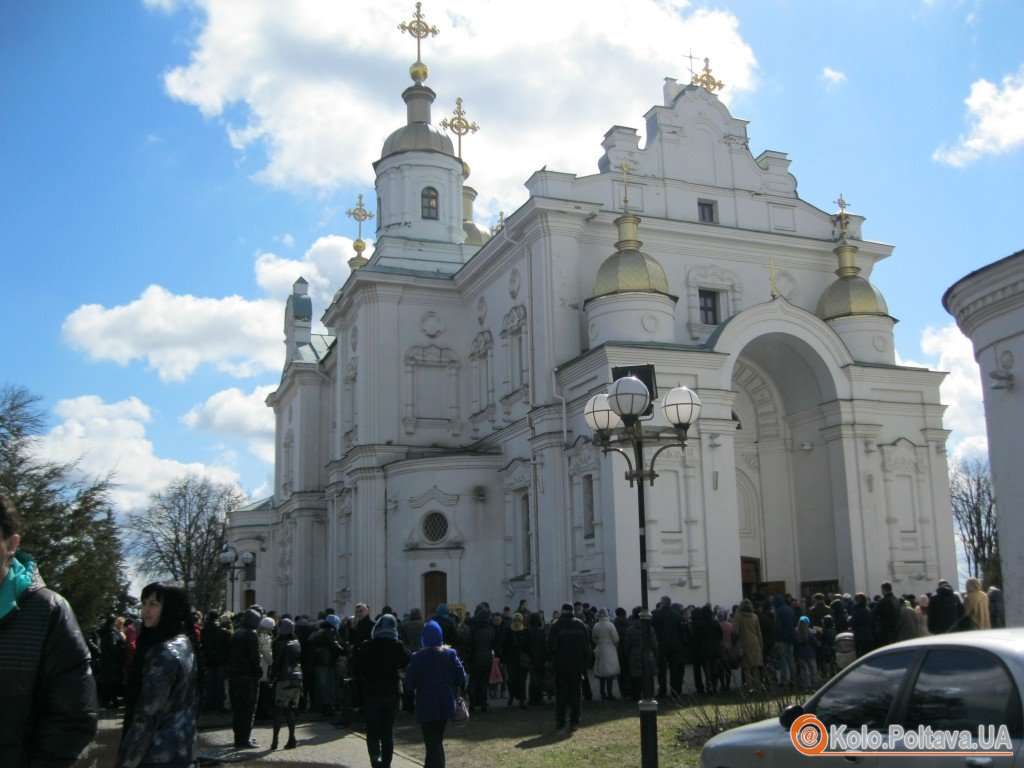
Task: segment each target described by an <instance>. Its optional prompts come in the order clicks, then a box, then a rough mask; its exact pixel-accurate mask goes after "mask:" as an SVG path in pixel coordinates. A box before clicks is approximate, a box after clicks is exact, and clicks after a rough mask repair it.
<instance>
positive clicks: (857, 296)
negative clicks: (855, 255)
mask: <svg viewBox="0 0 1024 768" xmlns="http://www.w3.org/2000/svg"><path fill="white" fill-rule="evenodd" d="M816 314H817V315H818V317H820V318H821V319H822V320H832V319H833V318H837V317H850V316H851V315H886V316H887V315H888V314H889V307H888V306H887V305H886V303H885V299H884V298H882V294H881V293H880V292H879V291H878V289H877V288H875V286H873V285H872V284H871V283H869V282H868V281H867V280H865V279H864V278H863V277H861V276H860V275H849V276H847V277H840V278H838V279H837V280H836V281H835V282H834V283H832V285H830V286H829V287H828V288H826V289H825V292H824V293H823V294H821V298H820V299H819V300H818V309H817V312H816Z"/></svg>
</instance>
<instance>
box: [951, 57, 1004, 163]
mask: <svg viewBox="0 0 1024 768" xmlns="http://www.w3.org/2000/svg"><path fill="white" fill-rule="evenodd" d="M964 103H965V104H966V105H967V121H968V123H969V130H968V132H967V134H966V135H961V136H960V137H959V138H958V139H957V143H956V144H955V145H954V146H953V147H951V148H947V147H944V146H943V147H939V148H938V149H936V150H935V152H934V153H933V154H932V159H933V160H937V161H938V162H940V163H946V164H948V165H952V166H954V167H956V168H963V167H964V166H966V165H969V164H970V163H973V162H974V161H976V160H979V159H981V158H982V157H984V156H986V155H1002V154H1006V153H1007V152H1012V151H1013V150H1015V149H1017V148H1019V147H1020V146H1021V145H1024V66H1021V68H1020V69H1019V70H1018V71H1017V72H1016V74H1012V75H1007V76H1006V77H1004V78H1003V79H1002V82H1001V83H1000V84H999V85H998V86H997V85H995V84H994V83H990V82H989V81H988V80H985V79H984V78H982V79H981V80H978V81H976V82H974V83H972V84H971V94H970V96H968V97H967V98H966V99H964Z"/></svg>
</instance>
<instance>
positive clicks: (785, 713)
mask: <svg viewBox="0 0 1024 768" xmlns="http://www.w3.org/2000/svg"><path fill="white" fill-rule="evenodd" d="M803 713H804V708H803V707H802V706H800V705H799V704H790V705H789V706H788V707H786V708H785V709H784V710H782V712H780V713H779V724H780V725H781V726H782V727H783V728H785V729H786V730H787V731H788V730H789V729H790V728H791V727H792V725H793V723H795V722H796V719H797V718H798V717H800V715H802V714H803Z"/></svg>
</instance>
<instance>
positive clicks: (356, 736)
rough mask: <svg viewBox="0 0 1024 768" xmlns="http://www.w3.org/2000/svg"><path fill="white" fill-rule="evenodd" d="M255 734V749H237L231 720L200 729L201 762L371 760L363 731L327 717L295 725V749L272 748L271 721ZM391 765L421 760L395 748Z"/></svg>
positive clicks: (415, 764)
mask: <svg viewBox="0 0 1024 768" xmlns="http://www.w3.org/2000/svg"><path fill="white" fill-rule="evenodd" d="M252 736H253V738H254V739H256V741H258V742H259V744H260V746H259V747H258V748H256V749H245V750H236V749H235V748H234V746H233V745H234V736H233V734H232V733H231V726H230V725H229V724H227V725H224V726H220V725H217V726H216V727H213V728H205V727H203V728H201V730H200V731H199V755H198V758H199V764H200V765H217V764H218V763H219V764H225V765H227V764H230V765H237V766H246V765H257V764H260V765H264V764H265V765H278V766H283V765H303V766H320V765H330V766H342V768H357V767H358V768H365V767H366V766H367V765H369V764H370V758H369V755H368V754H367V753H366V739H365V738H364V737H363V735H362V734H361V733H355V732H353V731H350V730H348V729H347V728H337V727H335V726H333V725H331V724H330V723H329V722H327V721H326V720H311V721H308V722H300V723H299V724H298V725H297V726H296V728H295V738H296V740H297V741H298V746H297V747H296V748H295V749H277V750H274V751H273V752H272V751H270V740H271V738H272V736H273V729H272V728H271V727H270V726H268V725H256V727H254V728H253V730H252ZM279 738H280V740H281V744H282V745H283V744H284V742H285V741H286V740H287V738H288V731H287V729H284V728H282V729H281V734H280V736H279ZM391 765H392V768H419V767H420V766H422V765H423V763H421V762H420V761H419V760H416V759H413V758H412V757H409V756H408V755H405V754H402V753H400V752H397V751H396V752H395V756H394V759H393V760H392V762H391Z"/></svg>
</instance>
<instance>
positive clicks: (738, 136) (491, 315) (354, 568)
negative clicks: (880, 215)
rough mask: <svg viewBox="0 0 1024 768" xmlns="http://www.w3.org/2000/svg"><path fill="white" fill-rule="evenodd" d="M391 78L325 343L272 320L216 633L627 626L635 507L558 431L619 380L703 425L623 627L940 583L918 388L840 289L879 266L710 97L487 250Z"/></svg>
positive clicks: (486, 235) (708, 93)
mask: <svg viewBox="0 0 1024 768" xmlns="http://www.w3.org/2000/svg"><path fill="white" fill-rule="evenodd" d="M708 74H709V71H708V70H707V69H706V70H705V75H708ZM411 75H412V77H413V84H412V85H411V86H410V87H409V88H408V89H407V90H406V91H405V92H404V94H403V98H404V100H405V102H406V104H407V113H408V119H407V124H406V125H404V126H401V127H400V128H398V130H396V131H395V132H394V133H393V134H391V136H389V137H388V138H387V140H386V141H385V143H384V145H383V148H382V152H381V157H380V159H379V160H378V161H377V162H376V163H375V166H374V167H375V171H376V185H375V186H376V195H377V206H376V210H375V212H374V215H373V216H372V217H371V216H370V215H369V212H364V215H363V216H362V217H361V218H360V216H357V218H360V221H361V223H362V222H363V221H366V220H368V219H370V218H373V219H375V224H376V228H377V229H376V240H375V243H374V247H373V250H372V253H371V254H370V256H369V258H365V257H364V252H363V249H364V248H365V245H364V244H363V243H362V240H361V239H360V240H358V241H357V242H356V250H357V252H356V254H355V256H354V257H353V259H352V260H351V261H350V264H351V265H352V266H353V269H352V273H351V276H350V277H349V278H348V280H347V281H346V282H345V284H344V285H343V286H341V287H340V288H339V290H338V291H337V293H336V295H335V296H334V300H333V302H332V303H331V305H330V306H329V307H328V308H327V310H326V312H325V313H324V315H323V318H322V320H323V324H324V326H325V327H326V328H327V329H328V334H327V335H320V334H315V333H312V330H311V328H312V307H311V302H310V298H309V296H308V292H307V286H306V283H305V281H304V280H302V279H299V280H298V281H297V282H296V283H295V286H294V291H293V295H292V296H291V297H290V298H289V300H288V303H287V307H286V309H285V324H284V330H285V366H284V372H283V374H282V378H281V382H280V386H279V387H278V388H277V390H276V391H275V392H274V393H273V394H272V395H271V396H270V397H269V398H268V400H267V404H268V405H269V406H270V407H272V408H273V409H274V414H275V418H276V464H275V480H274V494H273V497H272V498H271V499H269V500H267V501H266V502H263V503H260V504H256V505H253V506H252V507H250V508H248V509H245V510H242V511H239V512H237V513H235V514H233V515H232V517H231V520H230V538H231V541H232V544H233V546H235V547H236V548H237V549H238V550H248V551H253V552H255V553H256V554H257V558H256V562H255V564H254V566H252V567H250V568H249V569H248V571H247V572H246V573H245V574H244V575H243V576H242V579H243V582H242V585H241V587H242V588H241V589H240V590H239V591H238V598H237V605H236V606H234V607H236V608H237V607H239V606H241V605H242V604H243V603H244V602H247V601H252V600H258V601H259V602H260V603H262V604H264V605H266V606H268V607H274V608H277V609H279V610H286V611H290V612H292V613H311V612H315V611H317V610H321V609H323V608H325V607H328V606H333V607H334V608H335V609H336V610H337V611H338V612H339V613H343V614H347V613H351V612H352V609H353V606H354V604H355V603H356V602H360V601H362V602H367V603H369V604H370V605H371V608H372V609H373V610H378V609H379V608H380V607H381V606H382V605H384V604H389V605H391V606H392V607H394V608H395V609H396V610H398V611H400V612H401V611H406V610H408V609H409V608H411V607H414V606H416V607H420V608H421V609H423V610H426V611H431V610H433V608H434V607H435V606H436V605H437V604H438V603H441V602H445V603H449V604H455V605H459V604H466V605H468V606H470V607H472V606H473V605H474V604H475V603H477V602H479V601H481V600H487V601H489V602H490V604H491V605H492V606H496V605H497V606H501V605H512V606H515V605H517V604H518V602H519V600H520V599H524V598H525V599H526V600H527V602H528V604H529V605H530V607H531V608H546V609H550V608H552V607H556V606H558V605H560V604H561V603H562V602H564V601H565V600H567V599H572V600H576V599H578V600H582V601H585V602H589V603H591V604H596V605H603V606H609V607H615V606H618V605H621V606H624V607H626V608H627V609H628V608H631V607H632V606H633V605H639V604H640V576H639V568H640V566H639V545H638V527H637V508H636V505H637V499H636V490H635V489H634V488H631V487H630V485H629V484H628V483H627V481H626V480H625V478H624V470H625V465H624V462H622V460H621V458H620V457H618V456H615V455H608V456H604V455H602V453H601V451H600V448H599V447H597V446H595V445H594V443H593V442H592V433H591V432H590V430H589V429H588V428H587V426H586V424H585V423H584V419H583V408H584V405H585V404H586V402H587V400H588V399H589V398H590V397H591V396H592V395H594V394H596V393H598V392H603V391H606V390H607V387H608V385H609V384H610V383H611V380H612V368H613V367H615V366H626V365H641V364H653V365H654V366H655V371H656V379H655V381H656V386H657V389H658V391H659V392H660V393H661V395H664V393H665V392H667V391H668V390H670V389H671V388H672V387H675V386H677V385H680V384H683V385H686V386H688V387H690V388H691V389H693V390H694V391H696V392H697V393H698V394H699V396H700V398H701V400H702V401H703V412H702V415H701V418H700V420H699V422H698V423H697V424H695V425H694V426H693V427H691V429H690V439H689V444H688V445H687V447H686V448H685V450H680V449H678V448H672V449H669V450H667V451H665V452H664V453H662V455H661V456H660V457H659V459H658V465H657V468H656V469H657V472H658V475H659V477H658V479H657V481H656V482H655V483H654V485H653V486H649V487H648V488H647V535H646V540H647V551H648V572H649V589H650V595H649V597H650V598H651V600H656V599H657V598H658V597H660V596H661V595H669V596H670V597H671V598H672V599H673V601H676V602H680V603H682V604H684V605H686V604H691V603H692V604H703V603H705V602H712V603H721V604H723V605H732V604H734V603H736V602H737V601H738V600H739V599H740V597H741V596H742V595H749V594H758V593H760V594H768V593H773V592H775V591H786V592H791V593H793V594H799V593H801V592H812V591H818V590H819V589H835V590H840V591H843V592H851V593H852V592H855V591H865V592H868V593H869V594H872V593H874V592H877V591H878V588H879V584H880V583H881V582H882V581H891V582H893V584H894V586H895V588H896V590H897V591H898V592H915V593H920V592H922V591H924V588H925V586H931V585H934V583H935V581H936V580H937V579H939V578H950V579H953V578H955V574H956V563H955V554H954V544H953V529H952V521H951V515H950V505H949V488H948V481H947V464H946V453H945V441H946V437H947V434H948V433H947V431H946V430H945V429H944V428H943V425H942V414H943V410H944V407H943V406H942V405H941V403H940V401H939V384H940V382H941V381H942V379H943V376H944V374H941V373H937V372H934V371H930V370H925V369H920V368H910V367H903V366H899V365H897V364H896V362H895V353H894V349H893V333H892V328H893V325H894V323H895V322H896V321H895V320H894V318H893V317H892V316H890V314H889V310H888V307H887V306H886V303H885V301H884V299H883V298H882V296H881V294H880V293H879V292H878V291H877V290H876V289H875V288H874V287H873V286H872V285H871V284H870V282H869V281H870V276H871V272H872V269H873V267H874V266H875V264H876V263H877V262H879V261H880V260H882V259H884V258H886V257H888V256H889V255H890V253H891V251H892V248H891V246H888V245H885V244H883V243H880V242H875V241H871V240H866V239H864V238H863V236H862V225H863V223H864V220H863V219H862V218H861V217H859V216H856V215H853V214H850V213H848V212H847V211H845V208H844V207H843V206H842V205H841V207H840V212H839V214H838V215H834V214H832V213H828V212H825V211H823V210H821V209H819V208H817V207H815V206H814V205H811V204H810V203H808V202H806V201H804V200H802V199H800V197H799V196H798V194H797V189H796V180H795V178H794V177H793V175H792V174H790V172H789V170H788V166H789V160H788V159H787V157H786V156H785V155H784V154H782V153H779V152H773V151H766V152H762V153H761V154H760V155H758V156H756V157H755V156H754V155H753V154H752V153H751V152H750V150H749V148H748V138H747V128H746V122H745V121H743V120H740V119H737V118H734V117H733V116H732V115H730V113H729V111H728V110H727V109H726V107H725V106H724V105H723V104H722V102H721V101H720V100H719V98H718V96H717V95H716V93H715V91H716V87H718V84H716V83H715V82H714V81H713V79H712V78H710V77H706V78H704V79H703V80H701V79H695V82H694V83H693V84H685V85H684V84H679V83H677V82H675V81H674V80H671V79H669V80H666V84H665V88H664V102H663V104H661V105H658V106H654V107H652V108H651V109H650V110H649V111H648V113H647V114H646V116H645V118H646V141H645V143H644V145H643V146H642V147H641V145H640V136H639V134H638V132H637V131H636V130H635V129H632V128H624V127H620V126H615V127H612V128H611V129H610V130H609V131H608V132H607V134H606V135H605V137H604V141H603V143H602V144H601V151H602V154H601V157H600V160H599V162H598V168H597V172H596V173H593V174H590V175H585V176H577V175H574V174H571V173H563V172H556V171H551V170H546V169H545V170H541V171H537V172H536V173H534V174H533V175H532V176H531V177H530V178H529V179H528V180H527V181H526V187H527V189H528V191H529V199H528V200H527V201H526V202H525V203H524V204H523V205H522V206H521V207H520V208H519V209H518V210H516V211H515V212H514V213H513V214H512V215H511V216H509V217H508V218H507V219H505V220H504V221H503V222H502V225H501V226H500V227H499V228H498V230H497V231H495V232H491V231H489V230H487V229H486V228H483V227H481V226H479V225H477V224H475V223H474V222H473V214H472V203H473V198H474V197H475V196H476V193H475V191H474V190H472V188H471V187H469V186H468V183H467V178H468V175H469V167H468V165H466V164H465V163H464V162H463V161H462V160H461V158H460V157H459V153H457V152H456V151H454V146H453V143H452V141H451V139H450V138H449V136H448V135H446V133H444V132H442V131H440V130H438V129H437V128H435V127H434V126H433V125H432V124H431V103H432V101H433V99H434V92H433V91H432V90H431V89H430V88H428V87H427V86H426V85H424V80H425V78H426V67H425V66H423V65H422V63H421V62H419V61H417V63H416V64H415V65H413V68H412V69H411ZM455 132H456V134H458V130H456V131H455ZM460 138H461V136H460ZM596 149H597V148H596V147H595V150H596ZM623 170H625V173H624V172H623ZM359 210H363V209H362V206H361V205H360V207H359V209H357V211H359ZM656 400H657V397H656ZM655 413H656V414H658V416H657V419H660V418H661V416H660V409H659V408H657V407H656V408H655ZM657 419H656V420H655V421H654V424H658V423H660V422H659V421H658V420H657ZM656 448H657V446H656V445H652V446H650V451H651V453H653V451H654V450H655V449H656Z"/></svg>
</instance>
